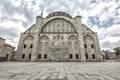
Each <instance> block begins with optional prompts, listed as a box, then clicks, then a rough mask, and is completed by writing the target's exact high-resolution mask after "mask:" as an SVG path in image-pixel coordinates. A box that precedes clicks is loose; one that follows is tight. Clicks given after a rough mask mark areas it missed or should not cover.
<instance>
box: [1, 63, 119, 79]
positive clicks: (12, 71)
mask: <svg viewBox="0 0 120 80" xmlns="http://www.w3.org/2000/svg"><path fill="white" fill-rule="evenodd" d="M0 80H120V62H0Z"/></svg>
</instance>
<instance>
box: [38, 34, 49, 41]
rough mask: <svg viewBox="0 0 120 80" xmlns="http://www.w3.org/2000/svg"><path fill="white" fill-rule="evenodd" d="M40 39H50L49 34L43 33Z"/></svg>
mask: <svg viewBox="0 0 120 80" xmlns="http://www.w3.org/2000/svg"><path fill="white" fill-rule="evenodd" d="M40 39H41V40H49V38H48V36H46V35H42V36H41V37H40Z"/></svg>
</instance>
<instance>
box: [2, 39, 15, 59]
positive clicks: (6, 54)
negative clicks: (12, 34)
mask: <svg viewBox="0 0 120 80" xmlns="http://www.w3.org/2000/svg"><path fill="white" fill-rule="evenodd" d="M14 49H15V48H14V47H13V46H11V45H10V44H7V43H5V39H3V38H1V37H0V61H11V60H12V59H13V56H14Z"/></svg>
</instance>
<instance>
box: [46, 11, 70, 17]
mask: <svg viewBox="0 0 120 80" xmlns="http://www.w3.org/2000/svg"><path fill="white" fill-rule="evenodd" d="M52 16H65V17H68V18H71V17H72V16H71V15H70V14H68V13H66V12H62V11H57V12H52V13H50V14H48V16H47V18H49V17H52Z"/></svg>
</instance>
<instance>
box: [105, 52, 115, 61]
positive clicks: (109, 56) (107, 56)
mask: <svg viewBox="0 0 120 80" xmlns="http://www.w3.org/2000/svg"><path fill="white" fill-rule="evenodd" d="M103 52H104V53H105V59H106V60H115V59H116V54H115V52H110V51H108V50H106V51H103Z"/></svg>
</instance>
